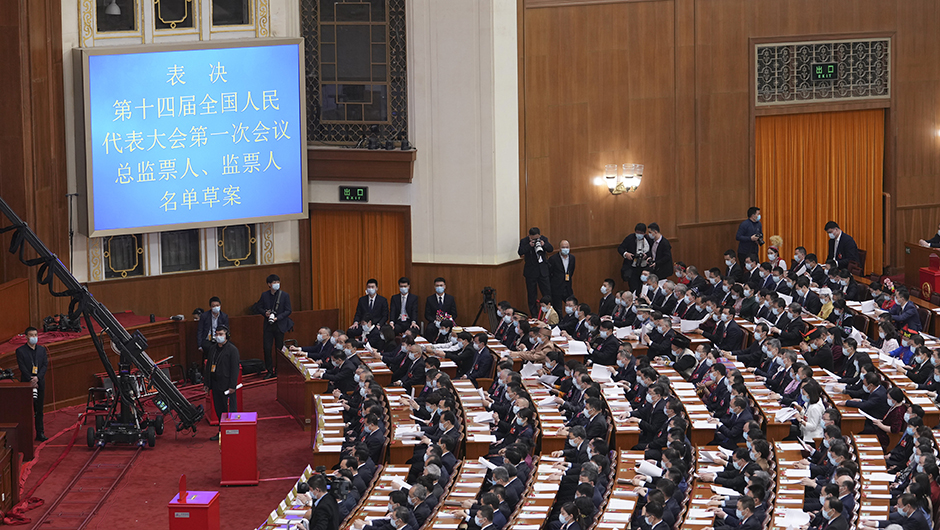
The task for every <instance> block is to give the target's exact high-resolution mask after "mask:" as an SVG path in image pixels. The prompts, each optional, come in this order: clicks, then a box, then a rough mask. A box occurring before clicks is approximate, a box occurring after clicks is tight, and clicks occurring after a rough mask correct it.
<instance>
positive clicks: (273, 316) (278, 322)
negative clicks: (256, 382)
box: [255, 274, 294, 379]
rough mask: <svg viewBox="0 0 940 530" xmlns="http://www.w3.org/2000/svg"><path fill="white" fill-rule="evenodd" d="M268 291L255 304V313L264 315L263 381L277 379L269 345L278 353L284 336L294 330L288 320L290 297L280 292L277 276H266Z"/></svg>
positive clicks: (279, 280)
mask: <svg viewBox="0 0 940 530" xmlns="http://www.w3.org/2000/svg"><path fill="white" fill-rule="evenodd" d="M267 282H268V290H267V291H265V292H263V293H261V298H260V299H258V302H257V303H256V304H255V313H258V314H260V315H264V324H263V326H264V334H263V335H262V339H261V340H262V346H263V347H264V368H265V370H267V372H268V374H267V375H266V376H265V377H264V378H265V379H271V378H272V377H277V374H276V373H275V371H274V358H273V357H272V356H271V343H272V342H273V343H274V349H276V350H277V351H278V352H280V351H281V348H283V347H284V334H285V333H287V332H288V331H290V330H291V329H293V328H294V322H293V321H292V320H291V319H290V314H291V309H290V296H289V295H288V294H287V293H285V292H284V291H282V290H281V278H280V277H279V276H278V275H277V274H271V275H269V276H268V279H267Z"/></svg>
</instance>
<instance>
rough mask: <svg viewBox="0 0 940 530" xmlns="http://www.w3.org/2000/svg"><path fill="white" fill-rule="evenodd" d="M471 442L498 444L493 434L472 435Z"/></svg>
mask: <svg viewBox="0 0 940 530" xmlns="http://www.w3.org/2000/svg"><path fill="white" fill-rule="evenodd" d="M470 441H472V442H489V443H491V444H492V443H496V437H495V436H493V435H492V434H472V435H470Z"/></svg>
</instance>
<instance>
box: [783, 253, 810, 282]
mask: <svg viewBox="0 0 940 530" xmlns="http://www.w3.org/2000/svg"><path fill="white" fill-rule="evenodd" d="M804 272H806V247H796V250H794V251H793V259H792V260H790V269H789V271H788V272H787V274H788V275H789V276H790V278H793V279H796V278H797V277H798V276H802V275H803V273H804Z"/></svg>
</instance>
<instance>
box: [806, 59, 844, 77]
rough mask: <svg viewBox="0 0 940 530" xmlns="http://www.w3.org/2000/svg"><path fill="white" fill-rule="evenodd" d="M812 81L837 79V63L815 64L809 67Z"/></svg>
mask: <svg viewBox="0 0 940 530" xmlns="http://www.w3.org/2000/svg"><path fill="white" fill-rule="evenodd" d="M810 76H811V78H812V80H813V81H831V80H833V79H836V78H838V77H839V65H838V63H816V64H814V65H812V66H811V73H810Z"/></svg>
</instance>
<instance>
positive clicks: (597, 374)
mask: <svg viewBox="0 0 940 530" xmlns="http://www.w3.org/2000/svg"><path fill="white" fill-rule="evenodd" d="M591 379H593V380H595V381H597V382H598V383H602V382H604V381H610V370H608V369H607V367H606V366H604V365H603V364H595V365H593V366H591Z"/></svg>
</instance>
